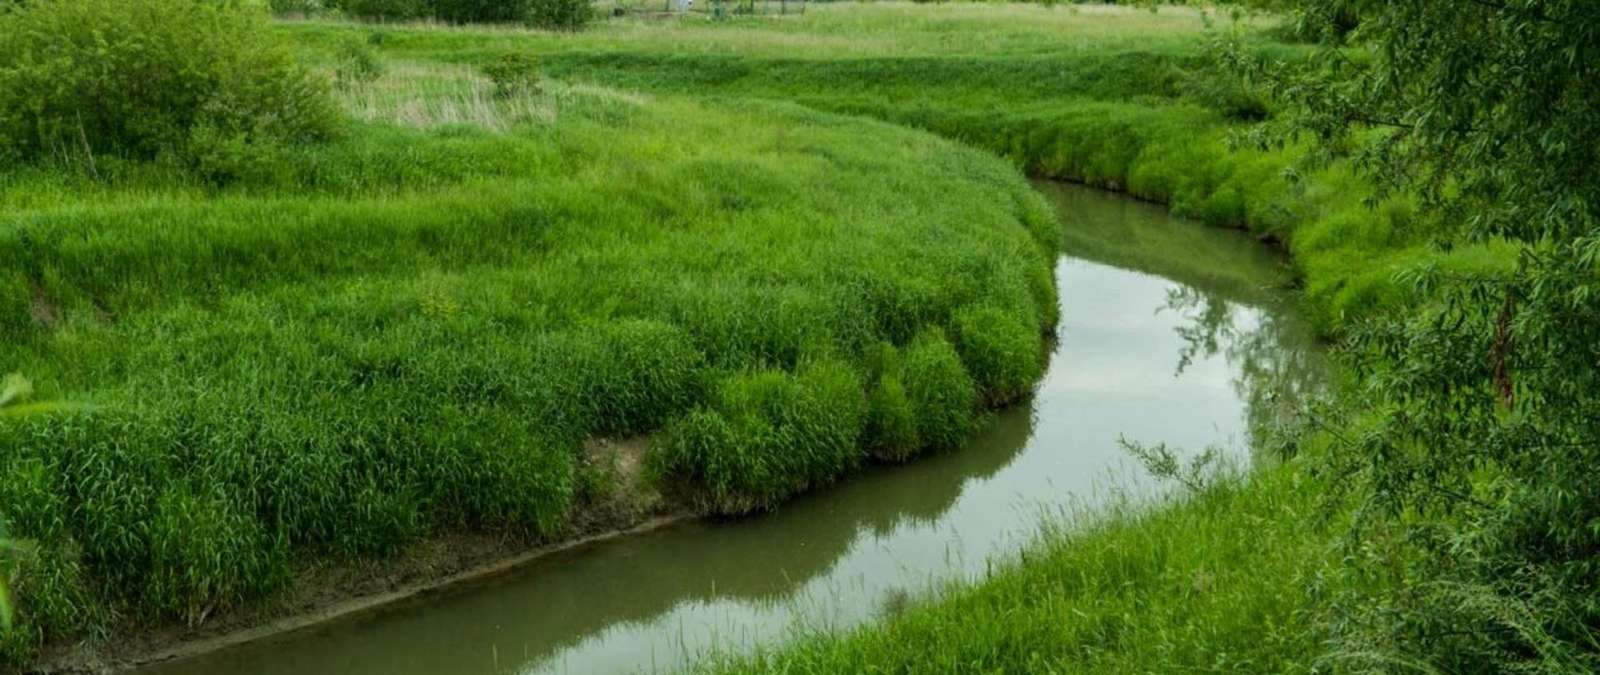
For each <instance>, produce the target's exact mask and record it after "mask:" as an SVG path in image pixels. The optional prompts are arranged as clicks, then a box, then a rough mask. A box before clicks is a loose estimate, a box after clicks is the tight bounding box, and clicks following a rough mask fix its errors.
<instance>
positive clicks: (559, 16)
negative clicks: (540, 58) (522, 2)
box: [524, 0, 594, 31]
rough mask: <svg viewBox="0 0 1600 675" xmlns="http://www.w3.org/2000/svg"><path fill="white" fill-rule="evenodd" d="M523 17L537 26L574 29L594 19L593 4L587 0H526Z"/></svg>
mask: <svg viewBox="0 0 1600 675" xmlns="http://www.w3.org/2000/svg"><path fill="white" fill-rule="evenodd" d="M524 19H525V20H526V21H527V22H528V23H529V24H530V25H532V26H535V27H538V28H544V29H548V30H560V31H575V30H578V29H581V28H583V27H584V26H587V25H589V23H590V22H591V21H593V20H594V6H593V4H592V3H590V2H589V0H528V8H527V11H526V14H525V16H524Z"/></svg>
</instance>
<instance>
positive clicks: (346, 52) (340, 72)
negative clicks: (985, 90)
mask: <svg viewBox="0 0 1600 675" xmlns="http://www.w3.org/2000/svg"><path fill="white" fill-rule="evenodd" d="M374 35H376V33H374ZM334 58H335V59H337V60H336V61H335V62H334V67H333V81H334V84H336V85H337V86H340V87H353V86H356V85H360V84H366V83H368V82H371V81H373V80H376V79H378V78H379V77H382V76H383V62H382V61H381V60H379V58H378V53H377V51H376V50H374V49H373V48H372V43H371V41H370V40H363V39H358V38H354V37H352V38H350V39H347V40H344V41H343V42H340V43H339V47H338V49H337V51H336V52H335V53H334Z"/></svg>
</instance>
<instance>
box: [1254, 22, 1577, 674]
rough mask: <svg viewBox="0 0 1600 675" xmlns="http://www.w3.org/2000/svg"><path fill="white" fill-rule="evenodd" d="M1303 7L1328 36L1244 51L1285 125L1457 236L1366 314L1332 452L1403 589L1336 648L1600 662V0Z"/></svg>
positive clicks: (1355, 339) (1434, 235)
mask: <svg viewBox="0 0 1600 675" xmlns="http://www.w3.org/2000/svg"><path fill="white" fill-rule="evenodd" d="M1293 4H1294V5H1295V7H1296V10H1297V17H1298V20H1299V22H1300V23H1299V26H1298V28H1299V31H1298V32H1299V34H1300V35H1304V36H1311V37H1312V38H1314V39H1315V40H1317V41H1318V42H1319V44H1320V49H1318V50H1317V51H1316V54H1315V56H1314V57H1313V58H1311V59H1309V60H1306V61H1304V62H1301V63H1298V64H1288V63H1262V62H1254V63H1253V64H1251V65H1253V67H1254V72H1256V73H1259V74H1263V75H1266V76H1268V77H1267V80H1268V81H1269V82H1270V83H1271V89H1272V90H1273V91H1274V92H1275V94H1276V95H1277V98H1278V99H1279V100H1280V103H1281V104H1282V105H1283V108H1282V110H1284V114H1283V115H1282V116H1281V118H1280V121H1282V122H1284V123H1287V125H1288V127H1289V129H1290V131H1291V133H1290V136H1292V137H1294V138H1298V139H1302V140H1303V139H1306V138H1310V139H1313V140H1314V141H1315V143H1314V145H1315V146H1316V147H1318V148H1320V149H1321V150H1322V151H1324V154H1325V156H1330V157H1342V158H1345V159H1347V160H1349V161H1351V162H1353V163H1354V164H1355V165H1356V166H1358V167H1360V168H1362V169H1363V170H1364V171H1366V172H1367V173H1368V174H1369V175H1370V176H1371V177H1372V178H1373V182H1374V184H1375V185H1376V186H1377V187H1378V190H1379V195H1378V196H1379V197H1382V196H1384V195H1385V194H1387V193H1391V192H1399V193H1405V194H1408V195H1413V196H1414V198H1415V199H1416V200H1417V201H1418V203H1420V204H1421V205H1422V207H1423V208H1422V212H1423V214H1424V216H1425V218H1424V219H1423V223H1425V225H1424V226H1423V227H1425V228H1426V230H1425V232H1424V234H1425V235H1426V237H1427V238H1428V239H1431V241H1433V242H1434V245H1435V246H1437V247H1439V248H1440V249H1442V250H1454V251H1456V252H1458V253H1461V255H1456V256H1439V257H1438V259H1440V260H1443V261H1446V262H1444V263H1442V264H1437V265H1434V266H1431V267H1428V268H1425V269H1419V270H1412V271H1409V272H1408V273H1406V278H1407V279H1409V280H1410V281H1411V282H1412V287H1413V288H1414V290H1415V291H1416V292H1417V297H1418V298H1419V299H1420V300H1419V304H1420V308H1418V307H1413V308H1411V311H1409V312H1408V313H1407V314H1405V315H1403V316H1391V317H1384V318H1380V319H1378V320H1375V321H1373V322H1371V323H1370V324H1368V325H1364V326H1361V327H1360V328H1358V329H1357V330H1354V331H1353V336H1352V339H1351V344H1350V349H1351V354H1352V358H1351V359H1350V361H1351V363H1353V364H1355V365H1356V367H1357V371H1358V374H1359V375H1360V378H1359V382H1360V385H1359V391H1356V392H1354V394H1353V396H1354V397H1355V400H1354V401H1353V402H1350V404H1349V405H1347V406H1345V407H1346V408H1347V409H1356V410H1360V411H1361V412H1360V413H1359V414H1358V415H1354V416H1352V418H1350V419H1348V420H1346V424H1343V425H1341V426H1342V427H1343V429H1344V430H1343V432H1341V433H1338V434H1336V435H1337V436H1339V437H1340V440H1339V442H1338V443H1337V448H1336V452H1334V453H1333V469H1334V470H1335V471H1337V472H1339V475H1340V476H1342V477H1346V476H1359V477H1361V478H1363V480H1360V481H1345V483H1346V484H1355V485H1360V486H1362V496H1363V497H1364V499H1365V505H1364V508H1363V509H1361V511H1360V512H1361V513H1363V514H1367V517H1365V518H1363V519H1362V523H1361V524H1362V525H1363V526H1364V527H1363V529H1361V530H1360V531H1359V533H1360V534H1362V535H1364V536H1363V537H1361V538H1358V540H1359V541H1362V542H1363V543H1365V544H1369V545H1368V546H1366V547H1365V548H1363V549H1362V550H1365V551H1369V552H1370V551H1384V552H1385V553H1383V554H1382V555H1384V556H1391V559H1389V560H1384V561H1379V560H1376V559H1373V560H1369V562H1372V563H1374V564H1377V563H1379V562H1384V563H1387V564H1389V566H1390V567H1392V568H1398V570H1399V571H1398V572H1395V573H1394V574H1395V575H1396V576H1398V577H1400V578H1399V579H1398V580H1397V581H1398V582H1399V583H1396V584H1394V586H1393V587H1395V588H1399V589H1402V590H1399V591H1397V592H1396V593H1395V594H1393V595H1392V596H1391V597H1388V598H1386V599H1385V600H1384V601H1382V602H1377V603H1373V602H1365V603H1352V604H1353V605H1360V606H1362V607H1363V609H1361V610H1358V611H1353V612H1351V613H1349V614H1348V615H1346V616H1343V617H1342V618H1340V619H1339V620H1338V621H1336V624H1337V625H1338V632H1339V633H1340V644H1341V648H1340V653H1341V654H1342V655H1343V656H1345V657H1348V658H1357V659H1373V660H1372V661H1368V662H1367V663H1368V665H1372V664H1375V663H1390V664H1392V663H1412V664H1415V665H1419V666H1424V667H1427V668H1436V669H1439V670H1441V671H1443V672H1504V671H1508V670H1520V669H1528V670H1537V671H1542V672H1551V671H1562V672H1565V671H1581V672H1593V671H1595V670H1600V658H1597V655H1600V638H1597V635H1600V480H1597V479H1596V478H1597V476H1600V274H1597V271H1600V267H1597V266H1600V231H1597V228H1596V226H1597V224H1600V3H1597V2H1595V1H1594V0H1298V1H1297V2H1294V3H1293ZM1279 138H1280V139H1282V138H1285V136H1280V137H1279ZM1468 247H1470V248H1468ZM1467 251H1471V254H1470V255H1468V254H1466V252H1467ZM1468 262H1471V263H1472V264H1467V263H1468ZM1379 532H1382V533H1386V534H1385V535H1384V538H1385V539H1386V540H1387V541H1390V542H1403V547H1404V548H1405V549H1406V550H1408V551H1409V552H1410V553H1409V554H1407V555H1403V556H1402V558H1403V559H1405V560H1409V561H1410V562H1409V563H1408V564H1405V565H1397V564H1393V563H1394V560H1393V559H1392V556H1394V555H1397V554H1395V553H1394V549H1388V548H1383V547H1373V546H1370V544H1371V543H1372V541H1373V540H1374V539H1376V538H1378V537H1379V535H1378V534H1375V533H1379ZM1357 559H1360V558H1359V557H1358V558H1357Z"/></svg>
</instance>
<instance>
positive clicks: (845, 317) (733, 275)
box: [0, 69, 1057, 664]
mask: <svg viewBox="0 0 1600 675" xmlns="http://www.w3.org/2000/svg"><path fill="white" fill-rule="evenodd" d="M408 77H410V78H412V79H409V80H408V84H407V85H406V87H405V89H404V91H406V92H413V93H412V94H409V95H415V96H418V97H420V98H417V99H408V98H403V97H402V98H401V99H398V100H390V101H389V103H388V104H386V105H388V106H389V107H387V108H383V110H386V111H387V112H386V113H384V114H387V115H391V117H390V118H388V120H387V121H371V120H369V121H366V122H359V123H355V124H352V125H351V127H350V128H349V129H348V130H347V131H346V135H345V136H344V137H342V138H341V139H339V140H337V141H335V142H333V143H331V144H329V145H325V146H312V147H291V148H285V149H283V150H282V151H280V152H277V153H276V154H271V155H268V156H265V157H260V158H256V159H255V160H254V161H251V162H248V163H246V165H245V166H246V167H247V168H248V169H249V170H248V171H245V172H243V173H241V174H240V175H239V176H237V177H235V179H234V180H233V181H231V182H230V183H228V184H227V185H226V186H225V187H217V186H214V185H209V184H206V183H204V182H199V181H194V180H192V179H191V178H190V177H187V176H183V175H173V174H170V173H168V172H167V169H166V168H165V167H162V166H159V165H144V164H136V163H117V162H113V161H111V160H103V161H102V162H101V163H100V164H99V166H98V171H99V174H98V176H95V177H90V176H84V175H76V174H73V173H71V172H63V171H54V170H45V169H41V168H28V167H22V168H17V169H15V171H14V172H13V173H11V174H8V175H7V176H5V178H4V188H3V189H0V203H4V204H5V205H6V207H7V208H6V214H7V216H6V218H7V220H6V221H5V223H4V226H3V227H0V249H3V250H5V251H7V253H6V254H5V257H6V259H10V260H22V261H25V264H24V265H23V267H22V268H21V269H17V270H8V271H7V272H6V273H5V276H4V277H3V281H0V288H3V289H4V293H3V294H0V304H3V305H4V306H5V307H6V308H7V313H6V314H5V316H8V317H11V318H10V319H8V320H7V322H5V323H4V324H3V326H0V328H3V329H4V330H5V331H6V332H5V336H6V341H5V347H4V351H3V353H0V361H3V362H5V363H7V364H8V366H7V367H8V368H16V369H18V370H20V371H23V372H26V373H28V375H29V376H30V377H31V378H32V379H33V380H34V381H35V383H36V384H37V385H38V387H39V390H40V391H39V395H40V396H41V397H46V398H50V399H59V400H72V401H84V402H92V403H93V404H94V407H93V409H92V410H86V411H78V412H72V413H67V414H62V415H57V416H51V417H41V418H35V419H27V420H22V421H18V422H16V423H14V424H12V423H8V424H6V425H5V426H4V427H0V469H3V470H4V471H5V473H6V475H8V476H13V477H15V478H16V480H12V481H7V482H6V483H5V485H4V486H3V487H0V489H3V490H4V494H3V495H0V497H3V503H4V504H5V508H6V513H5V517H6V519H7V523H8V525H9V526H10V527H9V530H10V533H11V534H12V536H16V537H18V538H22V539H26V540H31V541H33V542H36V550H37V552H38V554H37V555H35V556H29V557H28V558H25V559H22V560H19V561H17V562H16V563H15V564H16V565H17V569H15V570H13V571H12V576H13V579H14V580H15V582H16V583H15V586H14V589H15V591H16V593H17V596H18V598H19V609H20V612H19V616H20V617H21V621H20V623H19V624H18V626H17V630H14V631H12V632H11V633H10V634H9V635H8V639H7V640H6V641H5V643H4V645H3V646H4V647H5V650H4V654H5V656H6V658H8V659H11V661H10V662H11V663H13V664H16V663H30V662H31V659H32V658H33V655H34V654H35V650H37V649H40V648H42V647H44V646H46V645H51V646H60V645H72V644H74V643H77V642H78V641H80V640H87V641H88V646H87V649H89V650H90V651H93V650H94V649H95V648H96V647H95V645H96V643H97V642H98V640H96V639H95V638H94V637H93V636H94V635H96V634H112V635H136V634H139V633H142V632H144V631H145V630H147V628H146V627H149V626H163V625H172V624H179V625H203V624H207V623H209V622H211V621H212V620H213V618H214V617H219V616H224V615H228V614H229V613H230V612H231V611H233V610H235V609H241V608H243V609H244V610H250V609H253V608H256V607H262V606H266V607H270V606H271V601H272V599H274V598H279V597H283V596H282V595H281V594H282V593H284V592H285V589H287V588H289V587H290V586H292V585H294V584H295V583H296V581H297V579H298V578H299V575H300V574H301V573H303V571H304V570H307V569H314V568H317V567H320V566H322V565H325V564H332V565H338V564H340V563H343V562H350V561H353V562H364V561H374V560H376V561H382V560H389V559H393V558H394V557H395V556H397V555H399V554H400V553H401V552H403V551H405V550H407V549H408V548H409V547H410V546H412V545H413V544H415V543H417V542H419V541H424V540H447V539H448V538H449V537H451V536H459V535H490V536H498V537H503V538H505V539H507V540H512V541H524V542H529V543H531V544H538V543H540V542H552V541H562V540H564V539H567V538H569V537H571V536H572V534H573V533H574V532H581V528H580V525H581V522H582V521H583V519H584V518H587V517H590V516H591V515H592V513H591V511H590V509H591V508H593V507H595V506H596V505H597V504H600V503H602V502H604V500H605V499H606V498H607V496H608V495H609V494H610V493H611V492H612V491H614V490H615V489H617V487H618V486H617V484H616V481H617V477H618V475H617V470H616V467H615V464H614V463H613V462H591V461H588V458H587V456H586V452H585V450H584V440H585V439H590V438H595V437H631V436H635V435H638V434H643V433H649V432H658V433H659V434H660V435H659V436H658V439H659V440H658V444H659V445H658V446H653V447H672V446H673V444H679V445H680V446H681V447H690V446H691V444H692V447H694V448H696V451H695V452H692V453H687V454H684V453H680V454H679V455H677V456H676V457H675V458H674V460H673V461H671V462H667V461H664V459H663V458H662V457H661V456H660V455H661V453H655V452H652V453H651V457H648V458H646V460H645V462H644V464H646V465H648V466H640V467H636V468H637V469H639V470H640V471H642V473H643V474H644V475H648V476H649V477H650V480H651V481H653V482H654V483H653V488H654V489H659V490H661V491H664V492H668V493H671V494H673V495H681V496H682V498H683V501H681V502H678V503H692V504H694V505H695V506H696V507H697V508H699V509H704V510H706V511H709V512H716V513H732V512H740V511H743V510H747V509H751V508H765V507H769V506H771V505H774V504H776V503H778V502H780V501H782V500H784V499H786V498H788V497H790V496H792V495H793V494H795V493H796V492H800V491H803V490H806V489H808V488H811V487H815V486H820V485H824V484H827V483H830V482H832V481H833V480H835V479H837V478H838V477H839V476H841V475H845V474H848V473H850V472H852V471H854V470H857V469H858V468H859V467H860V466H862V465H864V464H867V463H869V462H873V461H888V460H889V459H890V458H891V457H892V458H896V459H905V458H909V457H911V456H915V455H917V454H919V453H920V452H922V451H924V450H928V449H932V448H937V447H943V446H945V445H948V444H951V443H954V442H958V441H959V440H960V439H962V438H964V437H965V435H966V434H967V433H969V430H970V428H971V425H972V424H974V423H975V422H976V421H977V420H979V419H981V417H982V415H983V412H984V410H985V409H986V408H989V407H991V406H995V405H1000V404H1003V403H1005V402H1007V401H1009V400H1012V399H1014V398H1015V397H1016V396H1017V395H1019V393H1021V391H1023V390H1024V389H1025V388H1026V387H1027V386H1028V385H1029V384H1030V382H1029V378H1030V377H1036V376H1037V372H1036V369H1037V368H1038V365H1037V364H1038V361H1039V359H1040V358H1041V355H1040V351H1041V349H1042V344H1043V337H1044V335H1045V334H1046V333H1047V332H1048V331H1049V329H1050V327H1051V326H1053V325H1054V321H1055V317H1054V307H1055V303H1054V293H1055V289H1054V287H1053V284H1052V283H1051V280H1050V275H1049V264H1048V260H1049V256H1048V254H1047V252H1053V251H1054V249H1055V246H1056V241H1057V239H1056V233H1055V228H1054V225H1053V218H1052V217H1051V214H1050V212H1049V208H1048V206H1047V205H1045V204H1044V203H1043V202H1042V201H1041V200H1040V198H1039V197H1038V196H1037V195H1035V194H1034V193H1033V192H1032V190H1031V188H1030V187H1029V186H1028V185H1027V183H1026V182H1025V181H1023V180H1022V179H1021V178H1020V177H1019V176H1017V175H1015V174H1014V173H1013V172H1011V171H1010V170H1009V168H1008V167H1006V166H1005V165H1004V164H1003V163H1001V162H998V161H996V160H994V159H992V158H989V157H986V156H984V155H983V154H981V153H979V152H976V151H972V150H968V149H963V148H960V147H958V146H956V145H954V144H951V143H949V142H946V141H942V140H939V139H937V138H934V137H932V136H930V135H927V134H923V133H918V132H911V131H906V130H902V129H898V128H895V127H892V126H889V125H885V124H882V123H876V122H868V121H862V120H852V119H847V118H843V117H840V116H837V115H831V114H827V113H818V112H815V111H810V110H806V109H803V108H799V107H796V106H792V105H785V104H778V103H760V102H751V103H746V104H724V105H717V106H714V107H712V106H706V105H703V104H697V103H694V102H691V101H685V100H682V99H654V98H651V97H641V96H637V95H633V94H627V93H620V92H615V91H613V90H609V89H604V88H600V87H596V86H593V85H570V86H569V85H564V84H559V83H550V84H548V85H546V87H545V88H544V89H543V90H542V91H540V92H538V93H537V94H531V95H529V97H527V98H517V99H512V100H496V99H494V98H493V97H492V95H490V94H488V93H486V92H487V91H488V89H489V88H490V86H491V85H490V84H489V83H488V82H487V80H485V79H484V78H482V77H481V76H478V75H476V74H475V73H474V72H473V71H471V70H470V69H456V70H445V71H443V72H440V71H431V72H429V73H424V74H418V73H410V74H409V75H408ZM427 78H432V79H427ZM422 80H425V82H423V81H422ZM374 86H376V87H379V88H380V89H378V90H363V91H359V92H349V91H347V92H346V94H347V95H349V96H351V97H352V99H351V100H350V105H357V104H359V103H360V102H363V101H365V102H369V103H370V102H371V101H372V100H373V99H372V98H369V97H366V94H373V95H377V94H376V93H374V92H375V91H379V92H381V91H385V90H382V89H381V87H382V85H374ZM363 92H365V93H363ZM462 95H466V96H478V97H479V98H478V99H475V100H477V101H478V102H479V103H481V104H482V105H481V106H480V107H475V108H471V111H472V113H473V114H477V115H480V116H483V117H481V118H480V119H478V121H479V122H482V123H483V124H485V125H488V126H483V125H477V124H472V123H467V124H463V123H462V122H461V120H460V119H459V118H456V117H451V115H455V114H457V113H461V112H462V111H464V110H467V109H468V108H464V107H462V105H464V104H462V103H461V101H462V99H459V98H457V97H458V96H462ZM408 101H410V103H408ZM417 106H421V108H423V109H426V110H429V111H431V112H428V113H423V114H422V117H421V118H418V117H415V116H414V115H416V114H418V113H416V112H415V111H416V110H417V109H418V107H417ZM430 106H432V107H430ZM361 109H362V110H367V111H368V112H370V111H371V110H372V109H371V108H361ZM452 111H453V112H452ZM529 111H532V112H531V113H530V112H529ZM527 115H531V116H527ZM496 120H499V121H502V122H509V126H506V127H504V128H502V127H497V126H494V125H489V124H488V123H490V122H495V121H496ZM108 223H109V224H114V227H108V225H107V224H108ZM19 316H20V317H25V318H24V319H23V320H20V321H18V320H16V318H17V317H19ZM975 317H981V318H982V319H983V321H982V322H977V321H976V319H975ZM1019 345H1020V346H1021V349H1019ZM896 354H898V356H894V355H896ZM891 358H894V359H897V360H891ZM1030 372H1032V373H1033V374H1032V375H1030V374H1029V373H1030ZM886 381H892V382H893V383H894V384H893V387H894V388H896V389H898V390H899V391H901V392H902V394H901V397H900V398H898V399H893V400H887V401H885V400H883V399H882V398H881V397H879V398H877V399H873V398H871V397H870V395H871V394H873V392H875V391H877V390H878V389H879V388H880V387H881V386H883V385H884V383H885V382H886ZM871 400H876V401H877V403H875V404H873V405H869V401H871ZM908 412H909V413H911V414H913V416H912V417H911V418H910V419H911V426H910V427H900V428H899V429H900V430H901V431H906V430H907V429H909V431H910V432H911V435H904V434H902V435H900V436H897V437H895V438H893V439H889V438H885V437H875V436H871V435H870V434H869V431H868V426H869V421H870V420H875V419H877V418H878V417H879V416H881V415H886V414H896V415H900V416H902V417H904V416H905V415H906V414H907V413H908ZM922 413H928V414H926V415H924V414H922ZM691 419H692V420H695V421H696V422H697V424H698V425H699V426H695V427H688V426H683V425H684V423H685V422H684V421H685V420H691ZM934 419H937V420H939V424H938V426H931V425H930V424H929V422H927V421H928V420H934ZM707 430H710V432H715V433H711V434H710V435H707V434H708V433H709V432H708V431H707ZM891 444H892V445H891ZM891 447H892V449H893V453H892V454H879V455H878V456H876V457H874V456H872V455H869V451H873V450H887V449H890V448H891ZM778 467H781V470H774V469H775V468H778Z"/></svg>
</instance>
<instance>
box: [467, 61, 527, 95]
mask: <svg viewBox="0 0 1600 675" xmlns="http://www.w3.org/2000/svg"><path fill="white" fill-rule="evenodd" d="M480 70H481V71H482V72H483V75H484V77H487V78H489V80H490V81H491V82H494V93H495V96H499V97H500V98H512V97H515V96H524V95H527V94H536V93H538V92H539V58H538V57H536V56H534V55H532V54H527V53H523V52H513V53H511V54H504V55H502V56H500V58H497V59H495V60H493V61H490V62H489V63H486V64H484V65H483V67H482V68H480Z"/></svg>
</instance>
